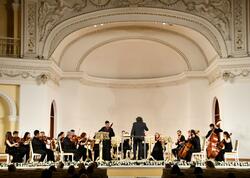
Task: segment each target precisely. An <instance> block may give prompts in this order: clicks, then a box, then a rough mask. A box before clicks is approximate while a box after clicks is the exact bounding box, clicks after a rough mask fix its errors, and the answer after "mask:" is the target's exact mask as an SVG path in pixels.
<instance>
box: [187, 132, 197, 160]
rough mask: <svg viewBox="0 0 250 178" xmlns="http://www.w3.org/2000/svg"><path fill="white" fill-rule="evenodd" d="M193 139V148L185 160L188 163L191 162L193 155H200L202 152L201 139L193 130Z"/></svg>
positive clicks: (191, 140) (191, 141)
mask: <svg viewBox="0 0 250 178" xmlns="http://www.w3.org/2000/svg"><path fill="white" fill-rule="evenodd" d="M190 133H191V138H190V140H189V141H190V143H191V144H192V148H191V149H190V150H189V151H188V154H187V156H186V158H185V160H186V161H187V162H190V161H191V157H192V154H193V153H198V152H200V151H201V144H200V138H199V137H198V135H197V133H196V131H195V130H191V131H190Z"/></svg>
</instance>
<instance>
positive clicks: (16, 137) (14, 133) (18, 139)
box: [13, 131, 21, 147]
mask: <svg viewBox="0 0 250 178" xmlns="http://www.w3.org/2000/svg"><path fill="white" fill-rule="evenodd" d="M13 141H14V143H18V146H17V147H19V144H20V142H21V138H20V137H19V132H18V131H14V132H13Z"/></svg>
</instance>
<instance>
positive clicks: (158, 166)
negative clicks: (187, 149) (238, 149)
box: [0, 161, 250, 178]
mask: <svg viewBox="0 0 250 178" xmlns="http://www.w3.org/2000/svg"><path fill="white" fill-rule="evenodd" d="M79 163H80V162H67V163H65V166H64V169H63V170H61V173H60V174H62V173H63V172H65V174H67V173H66V172H67V168H68V167H69V166H70V165H74V166H75V167H76V168H77V166H78V164H79ZM170 164H171V165H173V164H178V165H179V167H180V168H181V171H182V172H183V173H184V174H185V175H193V169H192V168H190V167H191V165H192V164H191V163H185V162H172V163H170ZM52 165H54V166H57V165H58V163H33V164H17V165H16V167H17V173H20V172H22V174H23V176H19V177H20V178H22V177H25V178H26V177H29V176H27V175H24V174H25V173H26V174H29V175H30V174H32V178H36V177H39V176H40V175H39V174H40V173H41V171H42V170H44V169H48V168H49V167H50V166H52ZM85 165H86V167H87V166H88V163H85ZM196 166H197V167H201V168H202V169H203V171H204V174H205V175H207V176H206V177H215V176H214V175H220V176H218V177H221V178H222V177H226V176H225V175H226V174H227V173H229V172H233V173H234V174H235V175H237V177H244V178H245V177H246V178H247V177H250V162H227V163H216V164H215V169H206V168H205V163H202V162H197V163H196ZM98 168H99V169H98V170H99V173H100V174H102V175H106V176H108V177H110V178H118V177H119V178H132V177H153V178H160V177H166V178H167V177H169V176H170V169H165V162H163V161H112V162H102V163H99V164H98ZM7 169H8V165H7V164H0V177H4V176H2V175H5V177H11V176H10V175H9V173H8V172H7ZM59 172H60V171H59ZM7 174H8V176H7ZM14 174H15V173H12V175H14ZM57 174H59V173H56V175H57ZM36 175H37V176H36ZM55 177H57V176H55ZM104 177H105V176H104ZM191 177H192V176H191Z"/></svg>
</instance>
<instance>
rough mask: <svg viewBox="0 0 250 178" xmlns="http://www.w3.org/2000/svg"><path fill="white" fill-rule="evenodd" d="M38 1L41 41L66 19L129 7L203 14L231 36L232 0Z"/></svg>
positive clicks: (226, 36)
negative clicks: (103, 10)
mask: <svg viewBox="0 0 250 178" xmlns="http://www.w3.org/2000/svg"><path fill="white" fill-rule="evenodd" d="M89 1H90V3H88V2H87V0H71V1H66V0H39V3H38V6H39V7H38V8H39V10H38V11H39V12H38V19H39V40H40V41H42V40H43V39H44V38H45V37H46V36H47V35H48V33H49V32H50V30H51V29H52V28H53V27H54V26H56V25H57V24H58V23H60V22H62V21H64V20H65V19H68V18H71V17H74V16H77V15H80V14H85V13H88V12H93V11H98V10H101V9H111V8H121V7H128V6H138V7H154V8H162V9H171V10H178V11H183V12H187V13H191V14H194V15H198V16H202V17H204V18H206V19H207V20H209V21H210V22H212V23H213V24H214V25H215V26H216V28H218V29H219V31H220V32H221V34H222V35H223V36H224V38H225V39H229V32H230V21H231V17H232V14H231V0H207V1H201V0H199V1H197V0H196V1H194V0H192V1H190V0H158V1H155V0H89Z"/></svg>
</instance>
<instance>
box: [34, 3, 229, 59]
mask: <svg viewBox="0 0 250 178" xmlns="http://www.w3.org/2000/svg"><path fill="white" fill-rule="evenodd" d="M176 12H177V11H173V10H167V9H157V8H137V9H136V10H135V9H131V8H122V9H109V10H101V11H98V12H94V13H91V14H84V15H80V16H77V17H73V18H71V19H68V20H67V21H64V22H62V23H60V24H59V25H57V26H56V27H54V28H53V29H52V31H51V32H50V33H49V35H48V36H47V37H46V39H45V42H44V43H40V49H41V51H39V54H41V56H43V57H44V58H47V59H48V58H49V57H50V56H51V54H52V53H53V52H54V50H55V49H56V47H57V46H58V45H59V44H60V42H61V41H62V40H63V39H64V38H65V37H66V36H68V35H69V34H71V33H72V32H75V31H77V30H79V29H82V28H85V27H90V26H94V25H96V24H102V23H113V22H131V21H133V22H166V21H167V22H168V23H171V24H177V25H181V26H185V27H188V28H190V29H193V30H195V31H197V32H199V33H200V34H202V35H203V36H205V37H206V38H207V39H208V41H209V42H210V43H211V45H212V46H213V47H214V49H215V50H216V51H217V53H218V54H219V55H220V56H222V57H226V56H227V55H228V52H227V48H226V43H225V40H224V39H223V37H222V35H221V33H220V32H219V31H218V30H217V29H216V27H215V26H214V25H212V24H211V23H210V22H209V21H207V20H205V19H203V18H201V17H198V16H195V15H191V14H187V13H184V12H178V13H176ZM131 15H133V20H131Z"/></svg>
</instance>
